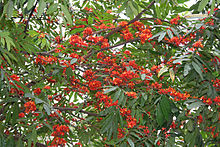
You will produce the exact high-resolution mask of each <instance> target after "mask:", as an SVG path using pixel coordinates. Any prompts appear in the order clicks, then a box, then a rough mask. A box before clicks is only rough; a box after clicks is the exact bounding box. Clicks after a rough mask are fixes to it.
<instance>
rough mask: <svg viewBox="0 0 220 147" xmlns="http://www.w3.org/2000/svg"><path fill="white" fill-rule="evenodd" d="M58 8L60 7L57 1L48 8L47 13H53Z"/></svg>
mask: <svg viewBox="0 0 220 147" xmlns="http://www.w3.org/2000/svg"><path fill="white" fill-rule="evenodd" d="M57 8H58V4H57V3H54V4H52V5H51V6H50V7H49V8H48V10H47V14H51V13H53V12H55V11H57Z"/></svg>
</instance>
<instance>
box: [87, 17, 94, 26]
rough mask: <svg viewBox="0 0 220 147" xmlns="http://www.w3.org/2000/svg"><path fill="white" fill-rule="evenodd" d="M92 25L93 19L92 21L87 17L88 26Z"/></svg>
mask: <svg viewBox="0 0 220 147" xmlns="http://www.w3.org/2000/svg"><path fill="white" fill-rule="evenodd" d="M92 23H93V19H92V17H91V16H89V18H88V24H89V25H91V24H92Z"/></svg>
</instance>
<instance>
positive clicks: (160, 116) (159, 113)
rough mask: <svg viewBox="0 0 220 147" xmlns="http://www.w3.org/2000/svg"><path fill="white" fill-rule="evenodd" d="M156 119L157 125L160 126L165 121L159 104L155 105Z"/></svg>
mask: <svg viewBox="0 0 220 147" xmlns="http://www.w3.org/2000/svg"><path fill="white" fill-rule="evenodd" d="M156 120H157V123H158V124H159V126H162V125H163V124H164V122H165V118H164V115H163V113H162V110H161V108H160V104H158V105H157V109H156Z"/></svg>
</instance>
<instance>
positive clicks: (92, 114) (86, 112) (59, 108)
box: [53, 107, 103, 117]
mask: <svg viewBox="0 0 220 147" xmlns="http://www.w3.org/2000/svg"><path fill="white" fill-rule="evenodd" d="M53 108H54V109H58V110H60V111H76V110H77V109H78V108H67V107H53ZM79 112H82V113H85V114H88V115H90V116H96V117H103V115H99V114H97V113H92V112H88V111H84V110H80V111H79Z"/></svg>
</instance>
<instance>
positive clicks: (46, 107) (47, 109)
mask: <svg viewBox="0 0 220 147" xmlns="http://www.w3.org/2000/svg"><path fill="white" fill-rule="evenodd" d="M43 107H44V110H45V111H46V112H47V115H50V114H51V111H50V108H49V106H48V105H47V104H44V105H43Z"/></svg>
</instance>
